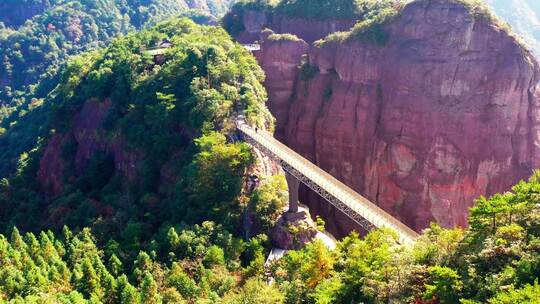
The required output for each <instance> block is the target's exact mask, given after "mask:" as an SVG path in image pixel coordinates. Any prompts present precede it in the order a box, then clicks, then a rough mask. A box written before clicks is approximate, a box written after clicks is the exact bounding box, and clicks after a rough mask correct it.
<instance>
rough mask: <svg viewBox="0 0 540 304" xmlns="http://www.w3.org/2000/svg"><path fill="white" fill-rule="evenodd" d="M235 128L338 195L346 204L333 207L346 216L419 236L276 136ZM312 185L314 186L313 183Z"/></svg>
mask: <svg viewBox="0 0 540 304" xmlns="http://www.w3.org/2000/svg"><path fill="white" fill-rule="evenodd" d="M238 129H239V130H240V131H241V132H242V133H243V134H244V135H245V136H247V137H249V139H251V141H254V142H255V143H256V144H258V145H260V146H262V147H263V148H264V149H266V150H268V151H269V152H270V153H272V154H273V157H275V158H277V159H279V160H280V161H281V162H282V164H283V163H285V164H287V165H289V166H290V167H292V168H293V169H295V170H297V171H298V172H299V173H301V174H302V175H303V176H304V177H305V178H306V179H307V180H309V181H310V182H312V183H314V184H316V185H318V186H319V187H320V188H322V189H323V190H324V191H325V192H327V193H328V194H330V195H331V196H332V197H333V198H335V199H337V201H338V202H340V203H342V204H343V205H345V206H344V207H345V208H340V207H339V206H336V207H338V209H340V210H341V211H344V210H343V209H347V210H346V211H348V212H346V211H344V213H345V214H347V215H348V216H349V217H351V218H353V217H355V216H354V214H352V216H351V214H349V213H351V211H352V212H354V213H356V214H357V215H359V216H361V217H362V218H363V219H365V220H367V221H368V222H369V223H371V225H373V226H375V227H378V228H381V227H387V228H389V229H391V230H393V231H395V232H396V233H397V234H398V236H399V239H400V242H401V243H410V242H412V241H414V240H415V239H416V238H417V237H418V234H417V233H416V232H415V231H414V230H412V229H410V228H409V227H407V226H406V225H405V224H403V223H401V222H400V221H398V220H397V219H396V218H394V217H393V216H391V215H390V214H388V213H387V212H386V211H384V210H383V209H381V208H379V207H378V206H377V205H375V204H374V203H372V202H370V201H369V200H368V199H366V198H365V197H363V196H361V195H359V194H358V193H356V192H355V191H354V190H352V189H351V188H349V187H348V186H347V185H345V184H343V183H342V182H340V181H339V180H337V179H336V178H334V177H333V176H332V175H330V174H328V173H326V172H325V171H324V170H322V169H320V168H319V167H317V166H316V165H314V164H313V163H312V162H310V161H308V160H307V159H305V158H304V157H302V156H301V155H300V154H298V153H296V152H295V151H293V150H292V149H290V148H289V147H287V146H286V145H284V144H282V143H281V142H279V141H278V140H276V139H275V138H274V137H273V136H272V135H271V134H269V133H267V132H264V131H260V130H259V131H258V132H256V131H255V130H253V129H252V128H251V127H249V126H248V125H246V124H243V123H242V124H239V125H238ZM284 169H285V168H284ZM302 182H304V183H305V181H304V180H302ZM308 186H309V185H308ZM311 188H312V189H313V187H311ZM327 199H328V198H327ZM331 203H332V202H331ZM353 219H354V218H353Z"/></svg>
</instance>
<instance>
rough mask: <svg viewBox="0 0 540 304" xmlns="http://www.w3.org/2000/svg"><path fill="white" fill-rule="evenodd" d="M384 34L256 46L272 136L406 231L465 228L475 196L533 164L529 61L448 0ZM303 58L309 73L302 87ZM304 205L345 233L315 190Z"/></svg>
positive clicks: (426, 5)
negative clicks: (377, 38)
mask: <svg viewBox="0 0 540 304" xmlns="http://www.w3.org/2000/svg"><path fill="white" fill-rule="evenodd" d="M385 27H386V28H385V30H386V31H387V32H388V33H389V34H390V39H389V41H388V42H387V43H386V44H385V45H384V46H376V45H374V44H371V43H369V42H360V41H358V40H347V41H345V42H339V41H336V42H327V43H324V44H323V45H319V46H314V45H311V46H309V47H306V45H305V43H304V42H288V43H284V42H282V41H266V42H264V43H263V44H262V50H261V52H260V53H259V54H258V55H257V56H258V58H259V61H260V63H261V65H262V67H263V68H264V69H265V70H266V72H267V80H266V86H267V89H268V90H269V96H270V108H271V110H272V111H273V113H274V115H275V116H277V122H278V128H277V130H278V132H279V134H277V136H278V137H281V138H282V139H283V140H284V141H285V142H286V143H287V144H288V145H290V146H291V147H292V148H294V149H295V150H296V151H298V152H299V153H301V154H303V155H305V156H307V157H308V158H309V159H311V160H313V161H314V162H315V163H317V164H318V165H319V166H320V167H321V168H323V169H325V170H327V171H328V172H330V173H331V174H333V175H334V176H336V177H338V178H339V179H340V180H342V181H344V182H345V183H347V184H348V185H350V186H351V187H352V188H354V189H355V190H357V191H358V192H359V193H361V194H363V195H365V196H366V197H368V198H369V199H371V200H373V201H374V202H376V203H378V204H379V205H380V206H381V207H383V208H384V209H385V210H387V211H389V212H390V213H392V214H393V215H395V216H396V217H397V218H399V219H401V220H402V221H404V222H405V223H406V224H408V225H409V226H411V227H413V228H415V229H416V230H421V229H422V228H424V227H426V226H428V225H429V223H430V222H431V221H437V222H439V223H440V224H442V225H443V226H447V227H449V226H464V225H466V224H467V214H468V208H469V207H470V206H471V205H472V203H473V200H474V199H475V198H476V197H478V196H480V195H490V194H493V193H495V192H501V191H506V190H508V189H509V188H510V186H511V185H512V184H514V183H516V182H517V181H518V180H520V179H522V178H526V177H528V176H529V175H531V173H532V171H533V169H534V168H538V167H539V161H540V158H539V157H540V153H539V143H540V135H539V134H540V133H539V125H540V122H539V115H540V112H539V102H538V99H537V98H535V97H534V96H535V93H536V86H537V82H538V80H539V67H538V64H537V62H536V60H535V59H534V58H533V57H532V55H531V54H530V52H528V51H526V50H525V49H524V48H523V47H522V46H521V45H520V44H519V43H518V42H517V41H516V39H515V38H513V37H512V36H511V35H509V34H508V33H507V31H505V30H504V29H502V28H501V27H499V26H498V25H496V24H495V23H494V22H491V21H488V20H486V19H482V18H475V17H473V16H472V14H471V13H470V12H469V11H468V9H467V8H466V7H465V6H463V5H462V4H460V3H459V2H457V1H455V0H419V1H414V2H412V3H410V4H408V5H407V6H406V7H405V8H404V9H403V11H402V12H401V13H400V14H399V15H398V17H397V18H396V19H395V20H394V21H392V22H391V23H390V24H388V25H386V26H385ZM278 30H279V31H280V32H286V29H283V28H279V29H278ZM290 31H291V32H294V31H295V29H294V28H292V29H291V30H290ZM296 33H298V31H296ZM299 36H300V37H301V38H302V35H299ZM310 37H312V36H309V37H308V40H310V39H311V38H310ZM302 53H307V54H308V57H309V63H310V64H311V65H313V66H316V67H318V69H319V73H318V74H317V75H315V76H314V77H313V78H312V79H310V80H308V81H301V80H299V79H298V70H297V68H295V67H296V66H298V65H299V63H300V59H299V58H300V57H301V54H302ZM303 200H304V201H305V202H307V203H309V204H310V207H311V209H312V211H314V213H315V214H324V215H326V218H327V223H328V224H329V226H330V230H332V231H333V232H335V233H337V234H341V233H344V232H346V231H348V230H350V229H351V228H352V226H351V223H350V222H349V221H348V220H347V219H346V218H345V217H344V216H343V215H341V214H338V213H337V211H335V210H333V209H332V208H331V207H329V206H328V205H327V204H324V203H322V202H320V201H319V200H318V199H316V198H315V195H313V194H308V193H307V191H306V193H304V195H303ZM332 215H333V216H335V217H334V218H335V220H334V221H330V220H328V218H329V217H328V216H330V217H331V216H332Z"/></svg>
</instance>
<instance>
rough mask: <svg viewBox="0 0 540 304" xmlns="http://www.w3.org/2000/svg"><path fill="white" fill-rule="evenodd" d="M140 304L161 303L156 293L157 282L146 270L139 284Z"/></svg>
mask: <svg viewBox="0 0 540 304" xmlns="http://www.w3.org/2000/svg"><path fill="white" fill-rule="evenodd" d="M141 303H142V304H161V296H160V295H159V294H158V289H157V284H156V281H154V277H152V274H150V273H149V272H147V273H146V274H145V275H144V279H143V281H142V286H141Z"/></svg>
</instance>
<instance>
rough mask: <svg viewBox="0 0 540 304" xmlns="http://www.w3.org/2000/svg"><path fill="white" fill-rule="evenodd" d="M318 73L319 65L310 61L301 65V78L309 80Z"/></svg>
mask: <svg viewBox="0 0 540 304" xmlns="http://www.w3.org/2000/svg"><path fill="white" fill-rule="evenodd" d="M317 74H319V67H317V66H313V65H311V64H309V63H308V62H304V63H302V65H300V80H302V81H309V80H311V79H313V78H314V77H315V76H316V75H317Z"/></svg>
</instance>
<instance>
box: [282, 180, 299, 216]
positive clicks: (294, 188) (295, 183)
mask: <svg viewBox="0 0 540 304" xmlns="http://www.w3.org/2000/svg"><path fill="white" fill-rule="evenodd" d="M285 178H286V179H287V186H289V211H287V212H289V213H298V189H299V188H300V181H299V180H298V179H297V178H296V177H294V176H293V175H291V174H290V173H288V172H285Z"/></svg>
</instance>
